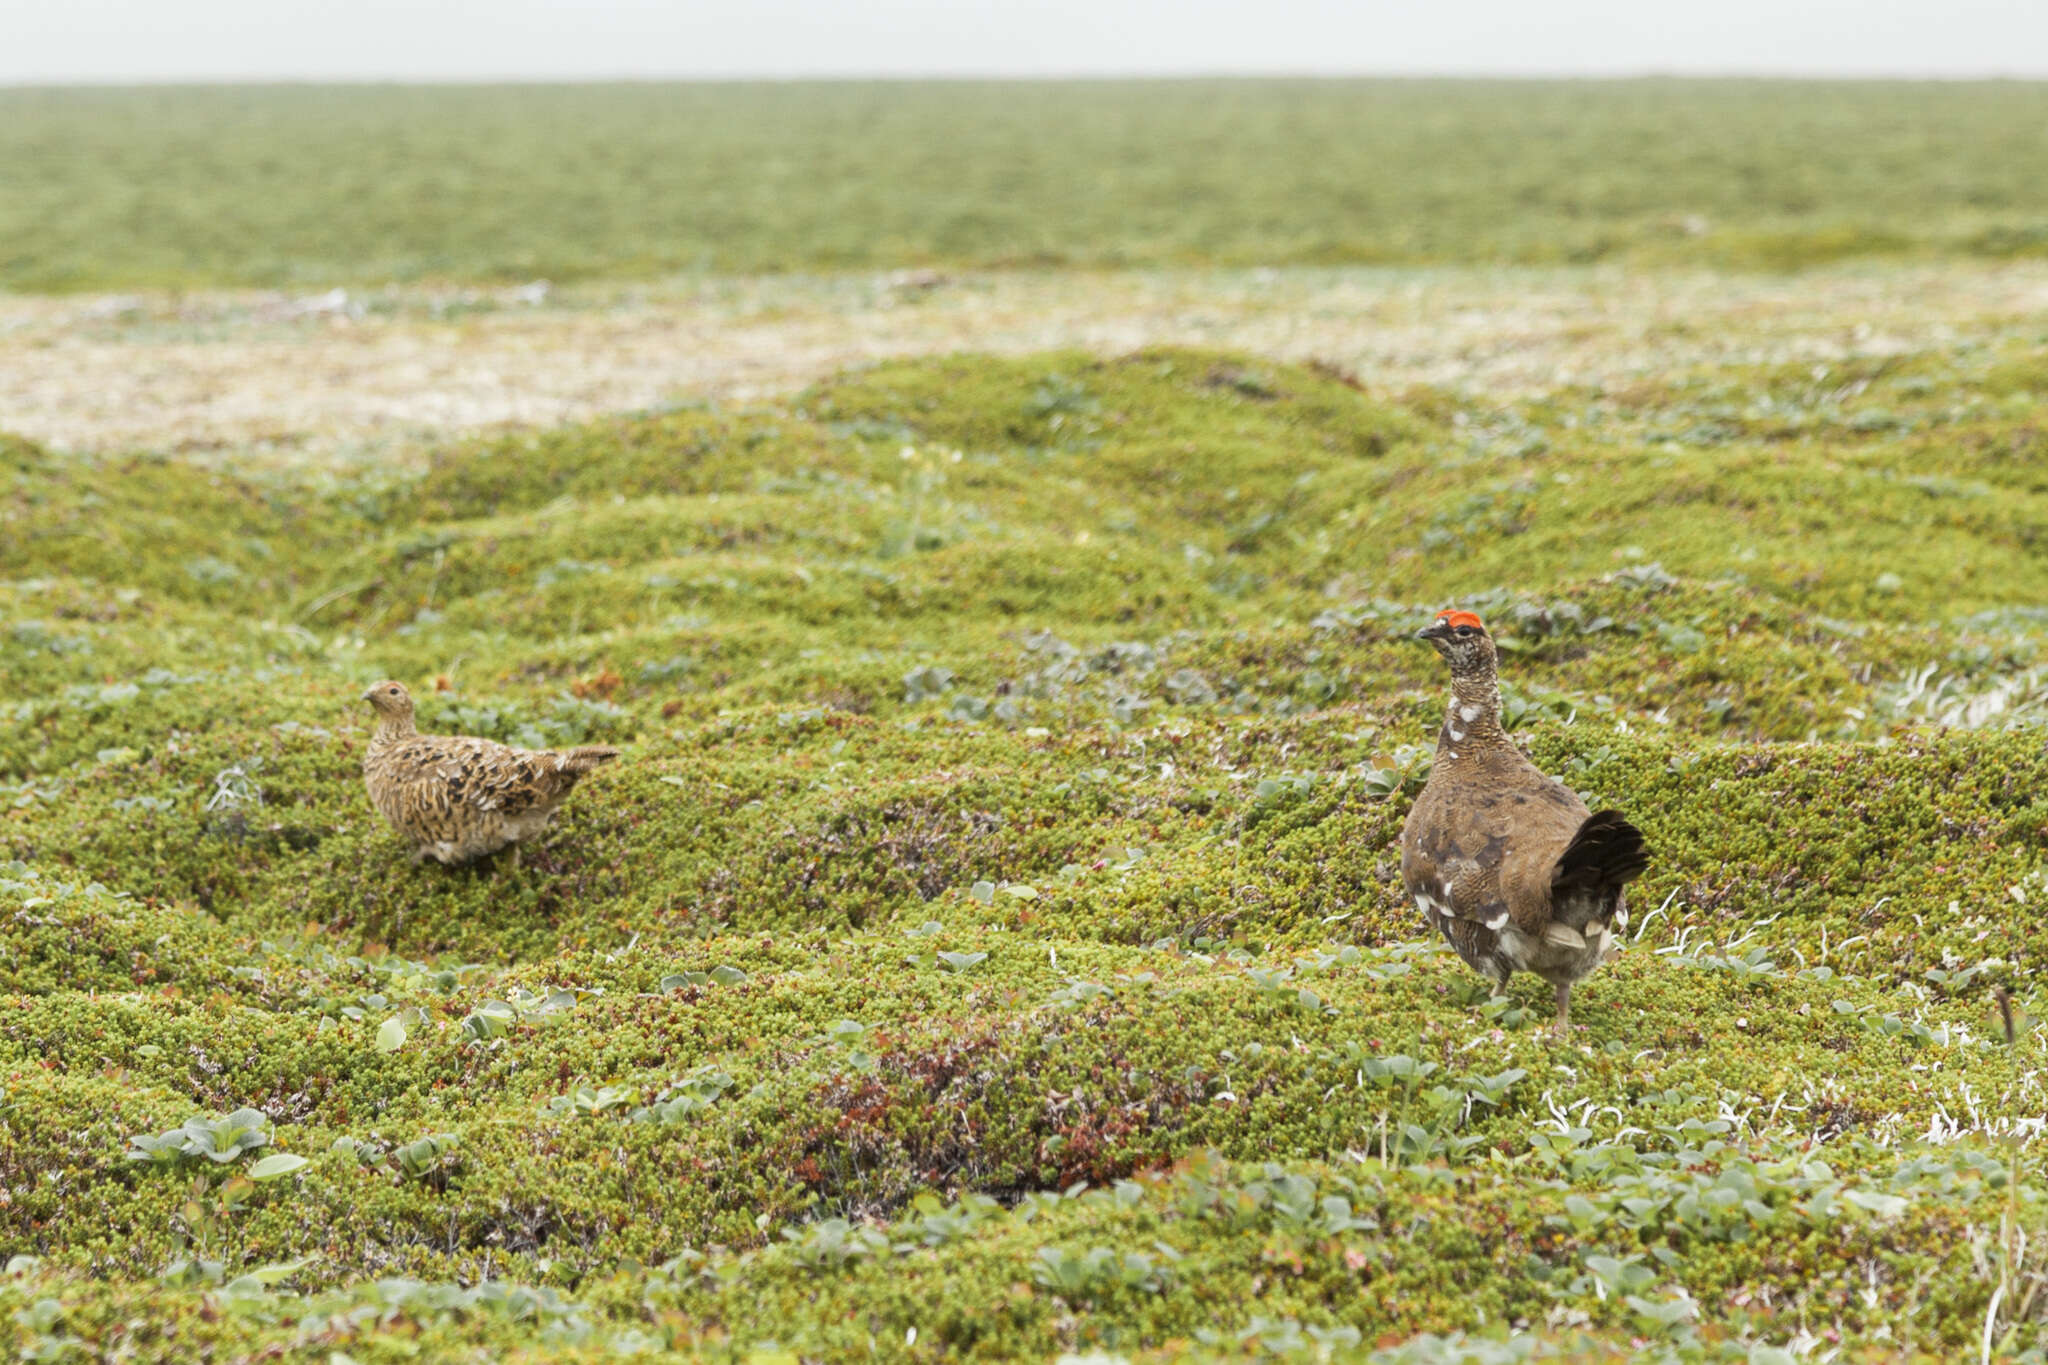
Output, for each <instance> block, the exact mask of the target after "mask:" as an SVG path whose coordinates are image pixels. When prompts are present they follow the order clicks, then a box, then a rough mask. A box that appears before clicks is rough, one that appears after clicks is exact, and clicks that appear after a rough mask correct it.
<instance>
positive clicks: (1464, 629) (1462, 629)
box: [1458, 626, 1472, 635]
mask: <svg viewBox="0 0 2048 1365" xmlns="http://www.w3.org/2000/svg"><path fill="white" fill-rule="evenodd" d="M1471 633H1472V627H1470V626H1459V627H1458V634H1460V635H1470V634H1471Z"/></svg>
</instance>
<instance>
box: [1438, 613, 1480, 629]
mask: <svg viewBox="0 0 2048 1365" xmlns="http://www.w3.org/2000/svg"><path fill="white" fill-rule="evenodd" d="M1436 619H1437V620H1439V621H1441V622H1443V623H1444V624H1445V625H1447V626H1453V627H1456V626H1470V627H1472V629H1474V630H1485V629H1486V623H1485V622H1483V621H1481V620H1480V619H1479V617H1478V616H1477V615H1476V614H1474V613H1472V612H1469V611H1440V612H1438V613H1437V614H1436Z"/></svg>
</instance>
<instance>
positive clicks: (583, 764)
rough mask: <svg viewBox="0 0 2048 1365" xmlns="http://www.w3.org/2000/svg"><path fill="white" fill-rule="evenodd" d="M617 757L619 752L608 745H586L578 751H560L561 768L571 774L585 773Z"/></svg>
mask: <svg viewBox="0 0 2048 1365" xmlns="http://www.w3.org/2000/svg"><path fill="white" fill-rule="evenodd" d="M618 756H619V751H618V750H617V749H614V748H612V746H611V745H609V744H586V745H584V746H583V747H582V748H580V749H565V750H563V751H562V767H563V768H565V769H566V770H568V771H569V772H572V773H579V774H580V773H587V772H589V771H590V770H591V769H592V768H595V767H596V766H597V765H598V764H600V763H609V762H611V760H613V759H615V758H617V757H618Z"/></svg>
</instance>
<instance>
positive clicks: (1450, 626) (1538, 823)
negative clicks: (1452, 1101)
mask: <svg viewBox="0 0 2048 1365" xmlns="http://www.w3.org/2000/svg"><path fill="white" fill-rule="evenodd" d="M1421 638H1423V639H1425V640H1427V641H1429V642H1430V643H1431V644H1432V645H1434V646H1436V651H1437V653H1439V654H1441V655H1443V656H1444V659H1445V660H1446V661H1447V662H1448V663H1449V664H1450V666H1451V709H1450V713H1449V714H1448V715H1447V716H1445V717H1444V727H1443V729H1442V730H1441V731H1440V732H1439V733H1438V735H1437V742H1436V764H1435V766H1434V767H1432V768H1431V769H1430V773H1429V782H1428V783H1427V784H1426V785H1425V786H1424V787H1423V789H1422V794H1421V795H1420V796H1418V797H1416V798H1415V808H1414V809H1413V810H1411V811H1409V812H1408V823H1407V824H1406V825H1405V826H1403V827H1402V830H1401V880H1402V881H1403V882H1404V883H1405V884H1406V886H1407V889H1408V894H1409V895H1410V896H1412V897H1413V898H1414V900H1415V904H1416V907H1417V908H1418V909H1420V910H1421V911H1422V913H1423V916H1424V917H1425V918H1426V919H1428V920H1429V922H1430V923H1431V924H1433V925H1434V926H1436V928H1437V929H1438V930H1439V931H1440V932H1442V934H1443V936H1444V937H1445V938H1446V939H1449V940H1450V944H1451V946H1452V947H1453V948H1455V949H1457V951H1458V956H1459V957H1462V958H1464V959H1465V961H1466V962H1467V963H1468V964H1470V965H1471V966H1472V967H1473V968H1474V969H1475V970H1477V971H1479V972H1482V973H1484V974H1485V975H1486V976H1488V977H1490V978H1492V980H1493V981H1494V983H1495V985H1496V987H1498V986H1501V985H1505V984H1506V982H1507V979H1508V977H1509V976H1510V975H1512V974H1513V973H1514V972H1515V971H1516V970H1518V969H1519V970H1521V971H1525V972H1534V973H1535V974H1536V975H1537V976H1540V977H1542V978H1543V979H1544V980H1545V981H1548V982H1549V983H1550V984H1551V986H1552V987H1553V988H1554V989H1555V991H1556V992H1557V1032H1558V1034H1559V1036H1564V1035H1565V1034H1566V1032H1567V1030H1568V1029H1569V1028H1570V1023H1571V993H1572V985H1573V983H1575V982H1577V981H1579V980H1581V979H1583V978H1584V977H1585V976H1586V975H1588V974H1589V973H1590V972H1592V970H1593V969H1594V968H1595V967H1597V966H1599V965H1600V964H1601V963H1602V962H1604V961H1606V960H1607V959H1608V958H1609V957H1611V956H1613V955H1615V954H1617V953H1619V952H1620V944H1619V943H1618V942H1617V941H1616V939H1615V935H1616V934H1617V933H1618V932H1619V931H1620V930H1621V928H1622V927H1623V926H1624V925H1625V924H1626V922H1627V918H1628V910H1627V905H1626V902H1625V901H1624V900H1623V897H1622V887H1623V886H1624V885H1626V884H1627V883H1628V882H1631V881H1633V880H1635V879H1636V878H1637V877H1640V876H1641V875H1642V874H1643V869H1644V868H1646V867H1647V866H1649V862H1650V854H1649V850H1648V849H1646V848H1645V847H1644V846H1643V836H1642V833H1641V832H1640V831H1639V830H1637V829H1636V827H1635V826H1634V825H1631V824H1630V823H1629V822H1628V821H1627V820H1625V819H1623V818H1622V816H1621V813H1620V812H1619V811H1612V810H1603V811H1592V812H1589V811H1587V809H1586V803H1585V802H1583V801H1581V800H1579V798H1578V797H1577V796H1576V795H1574V794H1573V793H1572V791H1571V789H1570V788H1568V787H1566V786H1565V785H1564V784H1563V783H1561V782H1553V781H1552V780H1551V779H1549V778H1547V777H1545V776H1544V775H1543V774H1542V773H1541V772H1539V771H1538V770H1537V768H1536V765H1535V764H1533V763H1531V762H1530V761H1529V760H1528V759H1527V758H1525V757H1523V755H1522V751H1521V750H1520V749H1518V748H1516V747H1515V742H1514V741H1513V740H1512V739H1510V738H1509V737H1508V734H1507V732H1506V731H1505V730H1503V729H1502V728H1501V723H1500V679H1499V675H1498V672H1497V669H1498V662H1497V659H1496V657H1495V654H1494V649H1493V640H1492V638H1491V637H1490V636H1488V635H1487V633H1486V626H1485V625H1484V624H1483V623H1482V622H1481V621H1480V619H1479V618H1478V617H1477V616H1476V615H1474V614H1473V613H1471V612H1469V611H1446V612H1441V613H1439V614H1438V615H1437V618H1436V620H1435V622H1433V623H1432V624H1431V625H1430V626H1429V627H1428V628H1427V629H1425V630H1424V631H1423V632H1422V637H1421Z"/></svg>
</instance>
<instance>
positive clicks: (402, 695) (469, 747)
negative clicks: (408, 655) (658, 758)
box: [363, 682, 619, 863]
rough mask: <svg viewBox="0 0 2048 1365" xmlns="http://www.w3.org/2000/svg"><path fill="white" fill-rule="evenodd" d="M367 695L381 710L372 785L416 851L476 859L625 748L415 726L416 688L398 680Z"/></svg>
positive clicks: (530, 827) (368, 778) (529, 826)
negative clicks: (433, 731) (523, 741)
mask: <svg viewBox="0 0 2048 1365" xmlns="http://www.w3.org/2000/svg"><path fill="white" fill-rule="evenodd" d="M363 700H364V701H366V702H368V703H369V704H370V706H371V708H372V709H373V710H375V711H376V713H377V729H376V732H375V733H373V734H372V735H371V736H370V748H369V752H368V753H367V754H365V755H364V756H363V785H364V786H366V787H368V788H369V790H370V803H371V804H372V805H374V806H376V808H377V811H378V813H379V814H381V815H382V816H383V817H384V818H385V819H386V820H388V821H390V822H391V827H392V828H393V829H395V830H397V831H398V833H399V836H400V837H401V838H404V839H405V840H407V841H408V842H410V843H411V844H412V856H413V859H414V861H419V860H420V859H423V858H433V859H435V860H437V861H439V862H443V863H466V862H469V861H470V860H472V859H475V858H482V857H484V856H486V855H488V854H492V853H495V852H497V851H498V850H499V849H501V848H504V847H505V846H506V845H507V844H517V843H518V841H519V840H521V839H524V838H526V837H528V836H529V835H533V834H538V833H540V832H541V831H542V830H544V829H546V828H547V825H548V821H550V820H552V819H553V818H554V814H555V809H556V808H557V807H558V806H560V805H561V804H562V801H563V800H564V799H565V798H566V797H567V796H568V795H569V790H570V788H572V787H574V786H575V785H576V782H577V779H579V778H581V777H582V776H583V775H584V774H585V773H587V772H589V771H590V770H591V769H592V768H595V767H596V766H597V765H598V764H600V763H603V762H606V761H607V760H609V759H613V758H616V757H618V754H619V751H618V750H617V749H613V748H609V747H607V746H605V745H601V744H591V745H585V746H583V747H582V748H579V749H560V750H555V749H540V750H535V749H515V748H513V747H512V746H511V745H509V744H499V743H496V742H495V741H493V740H488V739H475V738H471V737H469V736H467V735H423V734H421V733H420V732H419V731H418V730H417V729H415V728H414V726H413V716H412V697H411V695H410V694H409V693H407V692H406V690H405V688H404V687H403V686H402V685H400V684H398V683H395V682H380V683H378V684H376V685H375V686H373V687H371V688H370V689H369V690H368V691H367V692H365V693H363ZM513 852H514V855H515V856H516V855H517V853H518V850H517V849H516V848H515V849H514V850H513Z"/></svg>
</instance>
